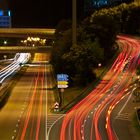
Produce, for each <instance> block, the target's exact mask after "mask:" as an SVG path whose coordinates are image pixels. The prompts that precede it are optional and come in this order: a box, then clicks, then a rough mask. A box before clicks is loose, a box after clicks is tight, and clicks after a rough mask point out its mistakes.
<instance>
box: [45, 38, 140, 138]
mask: <svg viewBox="0 0 140 140" xmlns="http://www.w3.org/2000/svg"><path fill="white" fill-rule="evenodd" d="M118 42H119V44H120V46H121V50H122V51H121V52H120V54H119V55H118V57H117V58H116V60H115V62H114V63H113V65H112V67H111V68H110V69H109V71H108V72H107V73H106V75H105V76H104V77H103V79H102V80H101V81H100V83H99V85H98V86H97V87H96V88H95V89H94V90H93V91H92V92H91V93H90V94H89V95H88V96H87V97H86V98H84V99H83V100H82V101H80V102H79V103H78V104H77V105H75V106H74V107H73V108H72V109H71V110H70V111H69V112H68V113H67V114H66V115H65V116H64V117H63V118H60V119H59V120H58V121H57V122H56V123H55V124H54V125H53V126H52V128H51V130H50V132H49V134H48V140H54V139H55V140H118V139H119V140H130V139H131V140H134V137H133V136H132V135H131V131H128V128H127V126H126V123H128V122H123V125H121V126H120V127H121V128H119V127H118V125H119V124H122V121H119V120H118V119H116V117H117V116H116V117H115V116H114V115H115V114H117V115H118V114H119V115H121V113H122V110H123V109H124V107H125V104H127V102H128V98H129V96H128V95H131V93H132V92H133V91H134V90H135V87H131V88H130V89H129V90H128V88H129V86H130V84H131V82H132V78H133V77H134V75H135V71H136V68H137V66H138V64H140V60H139V53H140V42H139V41H138V40H136V39H132V38H129V37H126V36H118ZM124 99H125V100H124ZM122 100H123V102H122ZM117 106H120V107H118V108H117ZM116 109H117V110H116ZM116 121H117V124H118V125H117V126H116ZM118 121H119V122H118ZM119 129H120V130H121V132H120V131H119ZM123 134H124V135H123Z"/></svg>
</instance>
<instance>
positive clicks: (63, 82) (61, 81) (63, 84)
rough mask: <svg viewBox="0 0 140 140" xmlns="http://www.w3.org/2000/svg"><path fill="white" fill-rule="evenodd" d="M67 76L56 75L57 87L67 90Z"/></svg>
mask: <svg viewBox="0 0 140 140" xmlns="http://www.w3.org/2000/svg"><path fill="white" fill-rule="evenodd" d="M68 77H69V76H68V75H67V74H57V87H58V88H67V87H68Z"/></svg>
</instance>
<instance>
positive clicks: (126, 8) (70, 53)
mask: <svg viewBox="0 0 140 140" xmlns="http://www.w3.org/2000/svg"><path fill="white" fill-rule="evenodd" d="M139 13H140V6H139V5H138V4H137V3H134V2H133V3H130V4H121V5H119V6H116V7H112V8H108V9H107V8H104V9H100V10H97V11H95V12H94V13H93V14H92V15H91V16H90V17H87V18H86V19H84V20H83V21H82V22H81V23H80V24H78V26H77V45H76V46H72V41H71V36H72V31H71V21H70V20H62V21H60V22H59V23H58V25H57V27H56V33H55V40H54V42H55V43H54V47H53V54H52V64H53V66H54V70H55V73H56V74H57V73H67V74H68V75H69V83H70V86H75V85H76V86H86V85H87V84H89V83H90V82H92V81H93V80H95V79H96V73H95V69H97V68H98V64H99V63H101V65H102V67H104V66H106V65H107V64H108V62H109V60H110V59H111V58H112V57H113V55H114V54H115V52H116V49H117V45H115V43H116V42H115V41H116V36H117V34H119V33H124V34H139V33H140V16H139Z"/></svg>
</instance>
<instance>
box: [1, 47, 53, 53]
mask: <svg viewBox="0 0 140 140" xmlns="http://www.w3.org/2000/svg"><path fill="white" fill-rule="evenodd" d="M51 49H52V46H34V47H31V46H0V53H18V52H24V53H25V52H29V53H37V52H38V53H49V52H51Z"/></svg>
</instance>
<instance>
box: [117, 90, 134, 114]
mask: <svg viewBox="0 0 140 140" xmlns="http://www.w3.org/2000/svg"><path fill="white" fill-rule="evenodd" d="M133 91H134V90H132V92H131V93H130V95H129V97H128V99H127V101H126V102H125V104H124V105H123V107H122V108H121V110H120V111H119V113H118V115H120V114H121V112H122V111H123V110H124V108H125V106H126V105H127V103H128V102H129V100H130V98H131V96H132V93H133Z"/></svg>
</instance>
